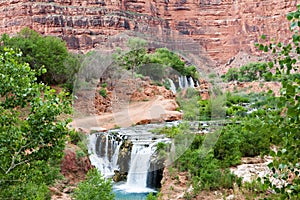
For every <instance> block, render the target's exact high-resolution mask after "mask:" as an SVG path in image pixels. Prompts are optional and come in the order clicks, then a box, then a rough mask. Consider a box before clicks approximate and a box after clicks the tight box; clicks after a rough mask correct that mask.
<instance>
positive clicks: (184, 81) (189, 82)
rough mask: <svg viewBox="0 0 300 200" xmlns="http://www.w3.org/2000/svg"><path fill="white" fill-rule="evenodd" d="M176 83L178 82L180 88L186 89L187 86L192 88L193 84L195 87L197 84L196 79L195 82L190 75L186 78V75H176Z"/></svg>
mask: <svg viewBox="0 0 300 200" xmlns="http://www.w3.org/2000/svg"><path fill="white" fill-rule="evenodd" d="M178 83H179V88H180V89H186V88H188V87H191V88H194V87H195V86H196V87H198V86H199V83H198V81H196V83H195V82H194V79H193V78H192V77H189V78H187V77H186V76H180V77H178ZM195 84H196V85H195Z"/></svg>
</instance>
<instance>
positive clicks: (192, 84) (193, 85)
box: [189, 76, 195, 88]
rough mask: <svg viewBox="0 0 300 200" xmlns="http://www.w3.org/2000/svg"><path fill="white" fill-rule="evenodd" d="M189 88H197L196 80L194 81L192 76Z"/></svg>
mask: <svg viewBox="0 0 300 200" xmlns="http://www.w3.org/2000/svg"><path fill="white" fill-rule="evenodd" d="M189 83H190V84H189V86H190V87H191V88H194V87H195V83H194V80H193V78H192V77H191V76H190V77H189Z"/></svg>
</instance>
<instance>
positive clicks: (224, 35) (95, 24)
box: [0, 0, 297, 64]
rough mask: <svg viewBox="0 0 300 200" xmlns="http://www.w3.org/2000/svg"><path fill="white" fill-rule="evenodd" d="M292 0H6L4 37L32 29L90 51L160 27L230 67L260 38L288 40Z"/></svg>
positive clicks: (2, 5)
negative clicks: (109, 39) (123, 35)
mask: <svg viewBox="0 0 300 200" xmlns="http://www.w3.org/2000/svg"><path fill="white" fill-rule="evenodd" d="M296 4H297V1H292V0H239V1H237V0H123V1H122V0H85V1H84V0H30V1H29V0H18V1H16V0H2V1H0V19H1V20H0V33H10V34H13V33H16V32H18V31H20V30H21V29H22V28H23V27H26V26H29V27H31V28H33V29H35V30H37V31H39V32H40V33H43V34H46V35H56V36H60V37H62V38H63V39H64V40H66V41H67V44H68V46H69V48H71V49H74V50H88V49H91V48H93V47H96V46H97V45H98V44H99V43H100V42H103V41H106V39H107V36H110V35H115V34H117V33H120V32H121V31H124V30H142V31H145V30H146V29H147V28H149V27H156V28H157V29H156V31H157V34H159V33H162V32H163V30H164V29H166V28H170V29H172V30H177V31H179V32H180V33H182V34H184V35H188V36H190V37H191V38H193V39H195V40H196V41H197V42H198V43H199V44H200V45H202V46H203V47H204V49H205V52H206V54H207V55H209V56H211V58H212V59H213V60H215V61H217V62H218V63H222V64H224V63H226V62H227V61H228V60H230V59H231V58H232V57H234V56H235V55H236V54H237V53H238V52H240V51H245V52H248V53H253V52H254V51H255V48H254V45H253V44H254V43H255V42H256V41H257V40H258V38H259V37H260V35H261V34H263V33H266V34H268V36H269V37H270V38H277V39H280V40H283V41H284V40H287V38H288V37H287V35H288V34H289V22H288V21H287V20H286V17H285V16H286V14H287V13H288V12H290V11H293V10H295V9H296Z"/></svg>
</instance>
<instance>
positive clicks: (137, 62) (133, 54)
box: [114, 38, 147, 75]
mask: <svg viewBox="0 0 300 200" xmlns="http://www.w3.org/2000/svg"><path fill="white" fill-rule="evenodd" d="M146 45H147V41H146V40H143V39H141V38H129V40H128V41H127V47H129V51H127V52H125V53H123V52H122V51H121V50H120V49H118V50H117V53H116V54H115V55H114V58H115V62H116V63H117V64H118V65H119V66H122V67H124V68H125V69H127V70H131V72H132V75H133V73H134V72H135V71H137V70H138V69H139V67H140V66H142V65H143V64H145V63H147V60H146V56H145V55H146V53H147V51H146Z"/></svg>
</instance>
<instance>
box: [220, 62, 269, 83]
mask: <svg viewBox="0 0 300 200" xmlns="http://www.w3.org/2000/svg"><path fill="white" fill-rule="evenodd" d="M222 78H223V79H224V80H225V81H228V82H229V81H241V82H251V81H255V80H262V79H263V80H265V81H271V80H274V78H273V74H272V73H271V72H269V71H268V64H267V63H249V64H247V65H243V66H242V67H241V68H239V69H237V68H230V69H229V70H228V71H227V73H226V74H225V75H223V76H222Z"/></svg>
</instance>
